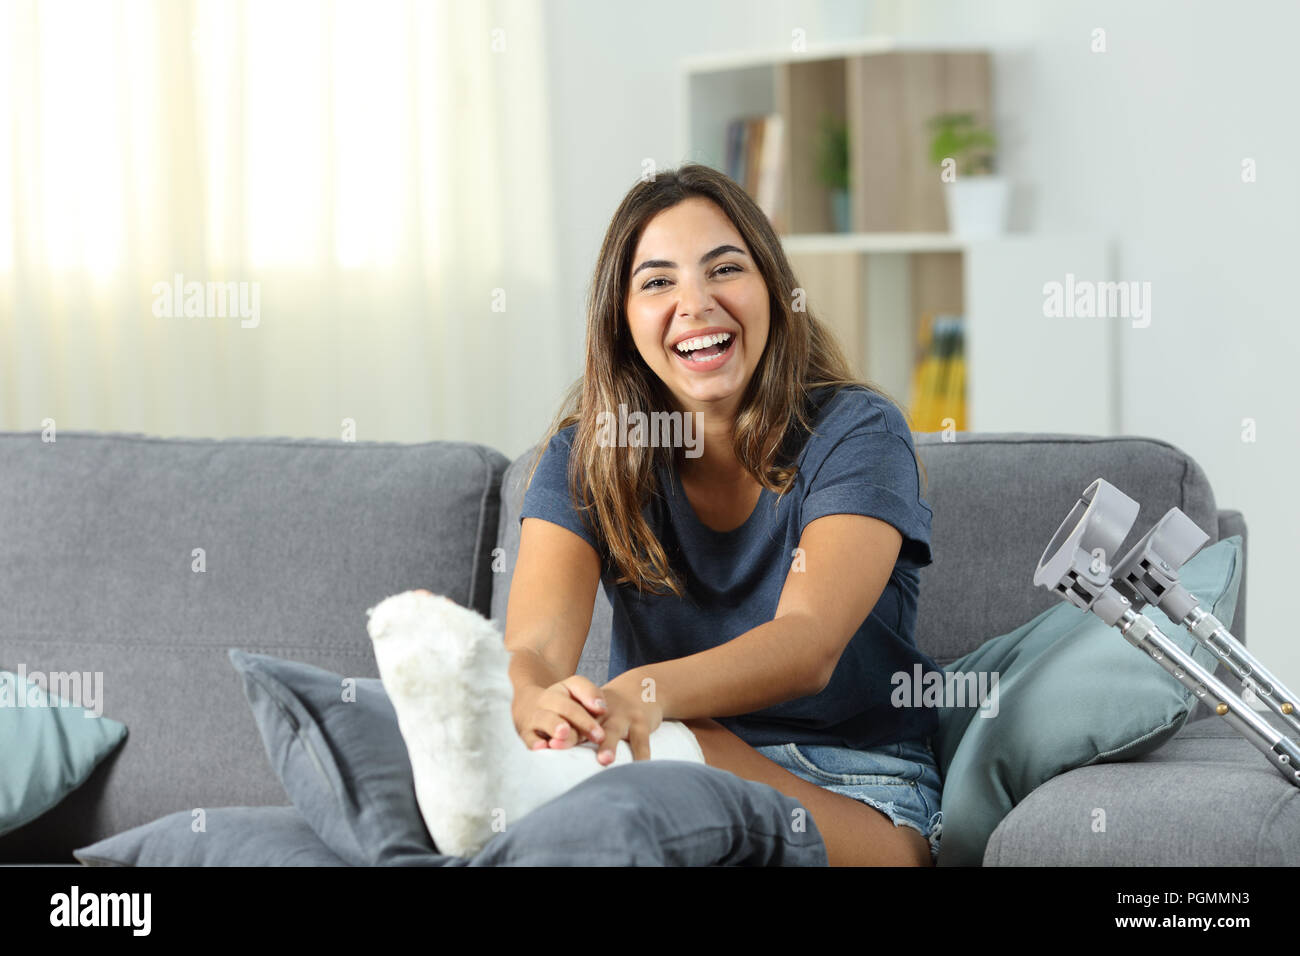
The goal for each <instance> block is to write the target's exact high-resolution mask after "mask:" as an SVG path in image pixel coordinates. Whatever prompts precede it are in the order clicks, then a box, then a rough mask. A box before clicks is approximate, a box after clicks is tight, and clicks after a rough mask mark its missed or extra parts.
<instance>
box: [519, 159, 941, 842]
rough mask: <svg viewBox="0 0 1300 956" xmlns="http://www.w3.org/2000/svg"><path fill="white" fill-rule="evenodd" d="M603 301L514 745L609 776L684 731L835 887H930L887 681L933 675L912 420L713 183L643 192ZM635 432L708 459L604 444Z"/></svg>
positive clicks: (760, 228)
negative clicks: (854, 358) (593, 636)
mask: <svg viewBox="0 0 1300 956" xmlns="http://www.w3.org/2000/svg"><path fill="white" fill-rule="evenodd" d="M591 288H592V294H591V298H590V301H589V303H588V320H587V350H586V373H585V375H584V376H583V378H582V379H581V380H579V381H578V382H576V383H574V385H573V386H572V388H571V389H570V392H569V394H568V396H567V398H566V401H565V404H564V406H563V407H562V409H561V411H560V414H559V416H558V417H557V419H556V421H555V423H554V424H553V426H552V428H551V430H550V433H549V434H548V436H547V440H546V441H544V442H543V443H542V447H541V450H540V452H539V455H538V458H537V459H536V460H535V461H534V463H533V469H532V471H531V473H530V475H529V481H528V486H527V490H526V492H525V496H524V504H523V507H522V509H521V518H520V520H521V522H522V529H521V533H520V548H519V558H518V562H517V565H516V569H515V573H514V578H513V580H512V584H511V590H510V601H509V606H508V609H507V617H506V645H507V648H508V649H510V650H511V651H512V652H513V656H512V659H511V665H510V674H511V679H512V682H513V686H514V692H515V708H514V716H515V720H516V727H517V729H518V731H519V733H520V735H521V736H522V737H523V739H524V740H525V742H527V743H528V744H529V745H530V746H532V747H534V748H560V749H563V748H568V747H572V746H574V745H575V744H577V743H581V742H585V741H588V740H590V741H592V742H594V743H595V744H596V745H597V747H598V752H599V760H600V761H601V762H602V763H608V762H610V761H611V760H612V759H613V757H614V752H615V745H616V744H618V743H619V742H620V741H622V740H626V741H627V742H628V743H629V744H630V746H631V749H632V752H633V754H634V755H635V756H636V757H637V758H638V759H643V758H645V757H648V756H649V749H648V739H649V736H650V734H652V733H653V732H654V731H655V730H656V729H657V728H658V727H659V726H660V725H661V724H662V723H664V722H665V721H680V722H682V723H683V724H684V725H685V726H686V727H688V728H689V729H690V730H691V731H692V732H693V733H694V734H695V736H696V739H697V740H698V742H699V745H700V748H701V750H702V752H703V754H704V757H705V760H706V762H707V763H709V764H710V765H712V766H714V767H719V768H722V769H725V770H728V771H730V772H732V773H735V774H737V775H739V776H742V777H745V778H747V779H751V780H757V781H760V782H763V783H767V784H770V785H771V786H773V787H775V788H776V789H778V790H780V791H781V792H783V793H785V794H787V795H789V796H793V797H795V798H797V799H798V800H800V801H801V802H802V803H803V804H804V806H805V807H806V808H807V809H808V811H809V812H810V814H811V815H812V817H813V820H814V821H815V823H816V825H817V828H818V831H819V832H820V833H821V835H822V837H823V838H824V840H825V842H826V847H827V854H828V858H829V859H830V861H831V862H832V863H870V864H900V863H905V864H921V865H925V864H929V863H930V862H932V860H933V857H934V856H935V855H937V851H938V837H939V833H940V820H941V817H942V815H941V812H940V810H939V790H938V787H939V779H938V771H937V767H936V765H935V763H934V758H933V754H932V752H931V749H930V747H929V742H928V737H929V735H930V734H931V733H932V732H933V731H934V730H935V728H936V726H937V716H936V714H935V713H934V712H933V711H932V710H926V709H923V708H894V707H892V706H891V705H890V703H889V696H890V695H889V691H890V688H891V686H892V683H891V676H892V674H894V673H897V672H899V671H903V672H906V673H911V672H913V670H914V668H916V667H920V668H921V669H922V670H923V671H925V670H938V668H937V666H936V665H935V663H934V662H933V661H932V660H931V659H930V658H928V657H927V656H926V655H924V654H923V653H921V652H920V651H919V650H918V649H917V647H916V644H915V641H914V639H913V634H912V631H913V627H914V624H915V617H916V597H917V593H918V585H919V576H918V571H919V569H920V568H922V567H924V566H925V565H927V564H929V563H930V544H929V538H930V519H931V514H930V508H929V505H928V504H926V502H925V500H924V498H923V497H922V489H921V471H920V467H919V461H918V460H917V458H916V454H915V449H914V447H913V444H912V437H911V431H910V429H909V427H908V424H907V421H906V419H905V417H904V415H903V413H902V412H901V411H900V410H899V408H898V407H897V405H896V404H895V403H894V402H893V401H892V400H891V399H890V398H889V397H888V396H886V395H884V394H883V393H882V392H881V391H880V390H879V389H876V388H874V387H873V386H871V385H870V384H869V383H866V382H863V381H860V380H858V379H855V378H854V377H853V376H852V374H851V372H850V370H849V368H848V364H847V363H846V361H845V360H844V357H843V354H842V352H841V350H840V348H839V346H838V344H837V343H836V342H835V340H834V337H833V336H832V335H831V333H830V332H829V331H828V330H827V329H826V327H825V326H823V325H822V323H821V322H820V321H818V319H817V318H816V317H814V316H813V314H812V313H811V312H808V311H803V310H801V309H796V308H794V307H793V305H792V303H793V302H795V301H801V297H796V292H797V282H796V279H795V277H794V275H793V273H792V271H791V269H790V265H789V263H788V261H787V259H786V257H785V254H784V250H783V249H782V247H781V243H780V240H779V239H778V237H777V236H776V234H775V232H774V231H773V229H772V226H771V224H770V222H769V221H768V219H767V217H766V216H765V215H764V214H763V212H762V210H760V209H759V208H758V206H757V205H756V204H755V203H754V201H753V200H752V199H751V198H750V197H749V195H748V194H747V193H745V191H744V190H743V189H741V188H740V187H739V186H738V185H737V184H736V183H734V182H732V181H731V180H730V179H728V178H727V177H725V176H724V175H722V174H721V173H719V172H717V171H715V170H712V169H710V168H708V167H704V166H698V165H694V164H687V165H684V166H682V167H681V168H679V169H677V170H670V171H667V172H664V173H661V174H659V175H658V176H657V177H656V178H655V180H653V181H651V182H641V183H638V184H637V185H636V186H634V187H633V188H632V190H631V191H630V192H629V193H628V195H627V197H626V198H625V199H624V200H623V202H622V203H621V204H620V206H619V208H618V210H617V211H616V212H615V214H614V218H613V221H612V222H611V224H610V227H609V229H608V231H607V233H606V236H605V240H604V243H603V245H602V248H601V252H600V256H599V259H598V262H597V267H596V275H595V278H594V280H593V282H592V286H591ZM692 353H699V354H698V356H697V355H696V354H692ZM624 406H626V408H627V409H629V410H631V412H633V413H638V412H639V413H643V414H647V415H654V414H656V413H663V412H670V413H678V412H680V413H683V414H684V415H695V416H698V417H699V419H700V421H701V422H702V445H701V451H702V453H701V454H700V455H698V457H688V456H686V455H685V454H684V453H683V451H682V450H681V449H679V448H673V447H666V446H665V445H664V444H663V443H662V442H659V443H653V444H652V443H650V442H643V443H639V444H638V443H629V444H628V445H627V446H626V447H624V446H617V447H614V446H610V445H609V444H608V443H607V442H602V441H600V440H599V422H600V421H601V420H602V414H603V413H604V414H605V415H607V414H608V413H609V412H611V411H612V410H613V409H615V408H623V407H624ZM598 580H603V582H604V585H605V588H606V592H607V593H608V594H609V595H610V598H611V602H612V603H613V605H614V630H613V633H612V636H611V662H610V675H609V677H610V679H609V680H608V681H607V682H606V683H605V684H603V685H602V686H600V687H596V686H595V685H594V684H592V682H590V681H587V680H585V679H584V678H581V677H578V676H576V675H574V670H575V668H576V666H577V662H578V660H579V657H580V655H581V652H582V644H583V640H584V638H585V635H586V633H587V630H588V628H589V625H590V621H591V613H592V604H593V599H594V595H595V589H596V586H597V583H598Z"/></svg>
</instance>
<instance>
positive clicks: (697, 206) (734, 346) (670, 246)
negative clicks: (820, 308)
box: [626, 198, 771, 414]
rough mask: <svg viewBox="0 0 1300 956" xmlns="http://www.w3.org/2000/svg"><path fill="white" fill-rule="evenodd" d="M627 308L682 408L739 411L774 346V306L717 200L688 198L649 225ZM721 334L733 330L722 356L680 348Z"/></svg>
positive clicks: (648, 359)
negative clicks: (692, 354)
mask: <svg viewBox="0 0 1300 956" xmlns="http://www.w3.org/2000/svg"><path fill="white" fill-rule="evenodd" d="M626 310H627V321H628V326H629V328H630V330H631V332H632V340H633V341H634V342H635V343H636V347H637V350H638V351H639V352H640V353H641V357H642V358H643V359H644V360H645V363H646V365H648V366H650V368H651V369H652V370H653V371H654V373H655V374H656V375H658V376H659V378H660V380H661V381H662V382H663V383H664V385H666V386H667V387H668V389H669V390H670V391H671V392H672V394H673V396H674V397H675V398H676V399H677V402H678V404H679V405H680V406H681V407H682V409H684V410H686V411H695V410H701V405H703V404H705V403H717V402H721V403H723V404H722V406H721V407H722V408H723V409H724V410H725V411H726V412H727V413H728V414H734V412H735V409H736V406H737V405H739V402H740V397H741V395H743V394H744V390H745V386H746V385H748V384H749V380H750V377H751V376H753V374H754V369H755V368H756V367H757V366H758V360H759V359H760V358H761V357H762V355H763V348H764V346H766V344H767V330H768V322H769V320H770V316H771V309H770V303H769V301H768V293H767V283H765V282H764V281H763V277H762V275H761V274H760V273H759V271H758V267H757V265H756V264H755V263H754V260H753V259H751V258H750V257H749V248H748V247H747V246H746V245H745V243H744V241H743V240H742V239H741V238H740V233H739V232H737V231H736V227H735V226H733V225H732V224H731V220H730V219H728V218H727V216H726V214H725V213H723V211H722V210H721V208H719V207H718V205H717V204H716V203H714V202H713V201H712V200H708V199H702V198H691V199H687V200H684V201H682V202H680V203H678V204H677V205H676V206H673V207H672V208H671V209H665V210H664V211H663V212H661V213H659V214H658V215H656V216H655V217H654V218H653V219H651V220H650V221H649V222H648V223H646V226H645V228H644V229H643V230H642V231H641V239H640V241H639V242H638V243H637V247H636V252H635V254H634V255H633V256H632V275H631V278H630V280H629V283H628V293H627V303H626ZM714 332H723V333H730V336H731V338H730V339H729V340H727V341H725V342H722V343H720V344H721V346H723V347H725V349H726V351H725V352H722V353H721V354H720V355H719V356H718V357H716V358H712V359H709V360H707V361H700V360H698V359H692V358H689V357H687V356H686V355H684V354H683V353H681V352H680V351H679V350H678V349H677V348H676V346H677V344H678V343H680V342H683V341H687V340H690V339H692V338H696V337H698V336H701V335H706V334H710V333H714ZM715 350H716V349H715V348H706V349H704V352H705V353H706V354H707V353H709V352H713V351H715ZM697 351H699V350H697Z"/></svg>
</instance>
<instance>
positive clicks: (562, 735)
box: [511, 674, 606, 750]
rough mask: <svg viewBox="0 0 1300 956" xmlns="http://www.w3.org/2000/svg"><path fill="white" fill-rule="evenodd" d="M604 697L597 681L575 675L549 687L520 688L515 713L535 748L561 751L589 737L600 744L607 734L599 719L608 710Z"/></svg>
mask: <svg viewBox="0 0 1300 956" xmlns="http://www.w3.org/2000/svg"><path fill="white" fill-rule="evenodd" d="M601 697H602V694H601V691H600V689H599V688H598V687H596V685H595V684H593V683H592V682H591V681H589V680H587V678H585V677H580V676H578V675H577V674H574V675H573V676H572V677H566V678H564V680H562V681H556V682H555V683H554V684H552V685H551V686H549V687H528V688H524V689H523V690H521V691H519V692H518V693H516V694H515V700H514V703H513V704H512V706H511V716H513V717H514V721H515V729H516V730H518V731H519V736H520V737H522V738H523V741H524V743H525V744H527V745H528V746H529V748H531V749H533V750H545V749H547V747H550V748H551V749H555V750H558V749H562V748H564V747H572V746H574V745H575V744H578V743H581V742H582V740H586V739H590V740H593V741H595V742H596V743H598V744H599V743H600V742H601V741H603V740H604V739H605V737H606V731H605V730H604V728H602V727H601V725H600V720H599V719H598V718H599V717H601V716H603V715H604V714H605V712H606V711H605V701H603V700H602V699H601Z"/></svg>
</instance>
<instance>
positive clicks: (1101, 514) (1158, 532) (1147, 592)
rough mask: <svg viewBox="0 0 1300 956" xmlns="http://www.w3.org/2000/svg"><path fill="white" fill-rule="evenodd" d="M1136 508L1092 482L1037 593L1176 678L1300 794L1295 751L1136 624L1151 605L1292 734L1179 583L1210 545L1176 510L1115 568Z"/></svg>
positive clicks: (1289, 700)
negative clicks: (1079, 612)
mask: <svg viewBox="0 0 1300 956" xmlns="http://www.w3.org/2000/svg"><path fill="white" fill-rule="evenodd" d="M1137 514H1138V503H1137V502H1136V501H1134V500H1133V499H1132V498H1130V497H1129V496H1128V495H1126V494H1124V492H1122V491H1120V490H1119V489H1118V488H1116V487H1115V486H1114V485H1112V484H1110V483H1109V482H1107V481H1105V480H1104V479H1102V478H1098V479H1097V480H1096V481H1094V482H1093V483H1092V484H1091V485H1089V486H1088V489H1087V490H1086V491H1085V492H1084V493H1083V497H1081V498H1080V499H1079V501H1078V502H1077V503H1076V504H1075V506H1074V509H1073V510H1072V511H1071V512H1070V514H1069V516H1068V517H1067V518H1066V519H1065V521H1064V522H1062V524H1061V526H1060V528H1058V529H1057V531H1056V535H1055V536H1054V537H1053V538H1052V541H1051V543H1050V544H1049V545H1048V546H1047V550H1046V551H1044V552H1043V557H1042V558H1041V559H1040V560H1039V562H1038V569H1037V571H1035V572H1034V584H1036V585H1041V586H1043V587H1045V588H1047V589H1048V590H1049V591H1051V592H1052V593H1053V594H1055V595H1056V596H1057V597H1059V598H1061V600H1063V601H1068V602H1069V603H1071V604H1073V605H1074V606H1075V607H1078V608H1082V609H1083V610H1085V611H1092V612H1093V613H1094V614H1096V615H1097V616H1098V617H1100V618H1101V619H1102V620H1103V621H1105V622H1106V623H1107V624H1108V625H1110V626H1112V627H1118V628H1119V632H1120V633H1121V634H1122V635H1124V638H1125V639H1126V640H1127V641H1128V642H1129V643H1130V644H1132V645H1133V646H1134V647H1137V648H1140V649H1141V650H1143V651H1145V652H1146V653H1147V654H1149V655H1151V658H1152V659H1153V660H1155V662H1156V663H1158V664H1159V665H1160V666H1161V667H1163V668H1164V669H1165V670H1166V671H1168V672H1169V673H1170V674H1172V675H1173V676H1174V677H1175V678H1176V679H1177V680H1178V681H1179V683H1181V684H1182V685H1183V686H1184V687H1187V688H1188V689H1189V690H1191V691H1192V692H1193V693H1194V694H1196V696H1197V698H1198V699H1204V698H1206V697H1209V698H1210V699H1211V700H1212V701H1214V702H1215V703H1214V712H1215V713H1216V714H1218V715H1219V716H1220V717H1222V718H1223V719H1224V720H1226V721H1227V722H1228V723H1229V724H1231V725H1232V726H1233V727H1234V728H1235V729H1236V730H1237V732H1238V733H1240V734H1241V735H1242V736H1243V737H1245V738H1246V739H1247V740H1249V741H1250V742H1251V744H1252V745H1253V746H1255V747H1256V748H1257V749H1258V750H1259V751H1260V752H1261V753H1263V754H1264V756H1266V757H1267V758H1268V759H1269V761H1270V762H1272V764H1273V765H1274V766H1275V767H1277V769H1278V770H1279V771H1280V772H1281V773H1282V775H1283V776H1284V777H1286V779H1287V780H1289V781H1290V782H1291V784H1292V785H1293V786H1295V787H1300V747H1297V745H1296V743H1295V741H1293V740H1291V739H1290V738H1288V737H1287V736H1286V735H1284V734H1282V733H1280V732H1279V731H1278V730H1276V729H1274V728H1273V727H1272V726H1271V725H1270V724H1269V723H1268V722H1267V721H1265V720H1264V719H1263V718H1262V717H1260V716H1259V715H1258V714H1257V713H1255V711H1254V710H1253V709H1252V708H1251V707H1250V706H1249V705H1248V704H1246V703H1245V701H1243V700H1242V699H1241V698H1240V697H1238V696H1237V695H1236V694H1235V693H1233V692H1232V691H1231V690H1229V689H1228V687H1227V686H1226V685H1224V684H1223V683H1222V682H1221V681H1219V680H1218V679H1217V678H1216V677H1215V676H1214V675H1213V674H1212V673H1210V672H1209V671H1207V670H1206V669H1205V668H1203V667H1202V666H1201V665H1200V664H1198V663H1196V661H1195V660H1193V659H1192V658H1191V657H1190V656H1189V655H1188V654H1187V653H1186V652H1185V651H1184V650H1183V649H1182V648H1181V647H1179V646H1178V645H1177V644H1175V643H1174V642H1173V641H1172V640H1170V639H1169V637H1168V636H1167V635H1166V634H1165V633H1164V632H1162V631H1161V630H1160V628H1158V627H1157V626H1156V624H1155V622H1154V621H1152V620H1151V619H1150V618H1149V617H1147V616H1146V615H1145V614H1142V613H1141V611H1142V608H1143V607H1145V606H1146V605H1147V604H1154V605H1156V606H1157V607H1159V608H1160V609H1161V610H1162V611H1164V613H1165V614H1166V616H1167V617H1168V618H1169V619H1170V620H1171V621H1177V622H1179V623H1181V624H1182V625H1184V626H1185V627H1186V628H1187V629H1188V631H1189V632H1190V633H1191V634H1192V636H1193V637H1194V638H1196V640H1197V641H1199V642H1200V643H1202V644H1204V645H1205V646H1206V647H1208V648H1209V649H1210V650H1211V651H1212V652H1213V653H1214V654H1215V655H1216V656H1217V657H1218V658H1219V659H1220V660H1222V661H1223V662H1224V664H1225V665H1226V666H1227V668H1228V669H1229V670H1230V671H1232V673H1233V674H1234V675H1235V676H1236V677H1237V678H1238V679H1239V680H1241V681H1243V682H1248V683H1246V684H1245V686H1247V687H1249V688H1250V689H1251V691H1252V692H1253V693H1254V694H1256V695H1257V696H1258V697H1259V698H1260V699H1261V700H1263V701H1264V702H1265V703H1266V704H1267V705H1268V706H1269V707H1271V708H1272V709H1273V710H1275V711H1276V712H1277V713H1278V714H1280V715H1281V716H1282V718H1283V719H1284V720H1285V721H1287V722H1288V723H1289V724H1290V725H1291V726H1292V727H1295V728H1296V730H1297V731H1300V722H1297V720H1296V710H1297V707H1300V704H1298V703H1297V700H1296V697H1295V695H1294V694H1292V693H1291V691H1290V690H1288V689H1287V688H1286V686H1285V685H1284V684H1283V683H1282V682H1281V681H1279V680H1278V679H1277V678H1275V677H1274V676H1273V675H1272V674H1270V673H1269V672H1268V670H1267V669H1265V668H1264V666H1263V665H1262V664H1260V663H1259V661H1258V660H1256V659H1255V658H1254V656H1252V655H1251V654H1250V653H1249V652H1248V651H1247V650H1246V648H1245V647H1243V646H1242V645H1241V644H1240V643H1239V642H1238V641H1237V640H1236V638H1234V637H1233V636H1232V635H1231V634H1230V633H1229V632H1228V629H1227V628H1226V627H1224V626H1223V623H1222V622H1221V621H1219V620H1218V619H1217V618H1216V617H1215V616H1214V615H1213V614H1211V613H1209V612H1208V611H1205V610H1203V609H1202V608H1201V607H1200V606H1199V602H1198V601H1197V600H1196V597H1195V596H1194V595H1193V594H1191V593H1190V592H1189V591H1188V590H1187V589H1186V588H1184V587H1183V586H1182V585H1181V584H1180V583H1179V581H1178V569H1179V568H1181V567H1182V566H1183V565H1184V564H1186V563H1187V561H1188V560H1189V559H1190V558H1191V557H1192V555H1194V554H1196V552H1197V551H1199V550H1200V549H1201V548H1202V547H1203V546H1204V545H1205V543H1206V542H1207V541H1209V540H1210V536H1209V535H1207V534H1206V533H1205V532H1204V531H1202V530H1201V529H1200V528H1199V527H1197V526H1196V524H1195V523H1194V522H1193V521H1192V520H1191V519H1190V518H1188V517H1187V515H1185V514H1183V512H1181V511H1180V510H1178V509H1177V508H1171V509H1170V510H1169V511H1168V512H1166V514H1165V516H1164V517H1163V518H1161V519H1160V521H1159V522H1158V523H1157V524H1156V526H1155V527H1154V528H1152V529H1151V530H1150V531H1149V532H1147V534H1146V535H1145V536H1143V538H1142V540H1141V541H1139V542H1138V543H1137V544H1136V545H1135V546H1134V547H1133V548H1132V549H1131V550H1130V551H1129V553H1128V554H1127V555H1125V556H1124V558H1123V559H1122V560H1120V561H1119V562H1117V563H1114V564H1112V563H1111V556H1112V555H1114V554H1115V553H1116V552H1117V551H1118V550H1119V547H1120V545H1121V544H1123V542H1124V538H1125V537H1126V536H1127V535H1128V532H1129V529H1130V528H1131V527H1132V526H1133V522H1134V521H1135V520H1136V519H1137Z"/></svg>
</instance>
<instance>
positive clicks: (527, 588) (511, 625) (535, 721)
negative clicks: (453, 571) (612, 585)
mask: <svg viewBox="0 0 1300 956" xmlns="http://www.w3.org/2000/svg"><path fill="white" fill-rule="evenodd" d="M599 583H600V557H599V556H598V555H597V554H596V551H595V549H594V548H592V546H591V545H590V544H588V543H587V542H586V541H584V540H583V539H582V538H581V537H579V536H578V535H576V534H574V533H573V532H572V531H570V530H569V529H567V528H563V527H560V526H559V525H557V524H553V523H551V522H549V521H543V520H542V519H540V518H525V519H524V520H523V524H522V527H521V528H520V531H519V554H518V557H517V558H516V560H515V573H514V577H513V579H512V580H511V582H510V600H509V603H508V604H507V606H506V633H505V645H506V650H507V651H509V652H510V669H509V675H510V682H511V683H512V684H513V685H514V690H515V699H514V706H513V707H512V712H513V713H514V716H515V724H516V726H517V727H519V729H520V733H521V735H522V736H523V737H524V741H525V743H528V744H529V745H530V746H531V745H534V744H536V742H537V739H538V737H539V735H545V736H550V737H553V736H554V735H555V733H556V731H557V730H558V729H559V725H560V724H561V722H562V721H564V722H568V723H569V724H572V726H573V727H575V728H577V729H578V730H580V731H583V732H584V733H586V734H588V735H592V732H593V731H595V733H594V739H597V740H599V739H601V738H602V737H603V736H604V734H603V732H602V731H601V730H600V727H599V721H598V720H597V719H596V717H594V716H592V712H593V711H594V712H595V713H598V714H603V713H604V711H603V708H600V707H595V706H593V705H594V702H595V700H596V699H597V697H598V691H597V688H596V687H595V685H594V684H592V682H591V681H589V680H586V679H585V678H582V677H576V676H572V675H574V672H575V671H577V669H578V661H579V660H580V659H581V657H582V647H583V645H584V644H585V643H586V641H587V631H588V630H590V628H591V615H592V611H593V609H594V608H595V602H596V587H597V586H598V585H599ZM561 681H564V683H565V685H566V687H565V693H563V694H561V693H558V692H555V693H550V694H548V693H547V690H548V688H554V687H555V685H557V684H558V683H560V682H561ZM567 733H569V732H565V733H563V734H562V736H561V739H563V738H564V736H566V735H567ZM542 739H544V737H543V738H542ZM569 742H575V741H573V740H570V741H569Z"/></svg>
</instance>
